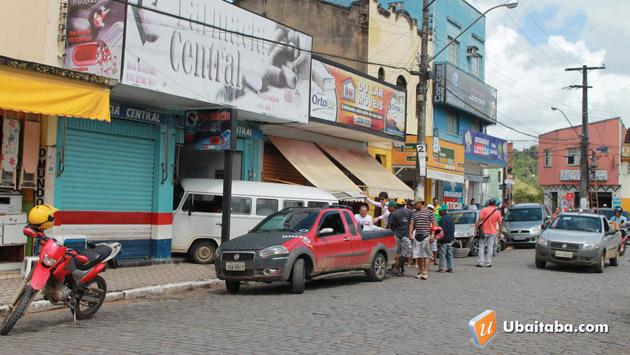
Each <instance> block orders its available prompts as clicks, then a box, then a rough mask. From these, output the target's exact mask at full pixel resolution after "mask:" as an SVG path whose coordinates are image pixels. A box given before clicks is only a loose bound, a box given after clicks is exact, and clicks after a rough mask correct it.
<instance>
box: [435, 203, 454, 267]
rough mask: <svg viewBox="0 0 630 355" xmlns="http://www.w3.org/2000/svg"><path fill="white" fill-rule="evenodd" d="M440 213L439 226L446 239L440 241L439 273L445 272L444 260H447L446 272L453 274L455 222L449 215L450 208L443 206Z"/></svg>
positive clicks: (439, 210)
mask: <svg viewBox="0 0 630 355" xmlns="http://www.w3.org/2000/svg"><path fill="white" fill-rule="evenodd" d="M438 212H439V213H440V223H439V226H440V228H442V232H443V233H444V238H442V239H441V240H440V241H438V246H439V248H438V254H439V257H440V262H439V265H438V272H444V259H446V266H447V269H446V272H453V246H452V244H453V241H454V240H455V222H454V221H453V217H451V215H450V214H448V206H446V205H441V206H440V207H439V208H438Z"/></svg>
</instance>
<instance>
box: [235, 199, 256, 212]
mask: <svg viewBox="0 0 630 355" xmlns="http://www.w3.org/2000/svg"><path fill="white" fill-rule="evenodd" d="M231 207H232V213H234V214H251V213H252V199H251V198H249V197H232V206H231Z"/></svg>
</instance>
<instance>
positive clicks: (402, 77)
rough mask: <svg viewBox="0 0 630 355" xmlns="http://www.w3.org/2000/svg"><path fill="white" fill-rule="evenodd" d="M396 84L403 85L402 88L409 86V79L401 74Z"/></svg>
mask: <svg viewBox="0 0 630 355" xmlns="http://www.w3.org/2000/svg"><path fill="white" fill-rule="evenodd" d="M396 86H398V87H401V88H405V89H406V88H407V80H406V79H405V77H404V76H402V75H399V76H398V78H396Z"/></svg>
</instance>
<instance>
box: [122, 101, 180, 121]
mask: <svg viewBox="0 0 630 355" xmlns="http://www.w3.org/2000/svg"><path fill="white" fill-rule="evenodd" d="M109 113H110V115H111V116H112V117H114V118H122V119H124V120H131V121H138V122H144V123H151V124H160V125H166V124H168V120H169V118H170V117H171V115H169V114H168V113H161V112H155V111H151V110H145V109H140V108H136V107H131V106H126V105H121V104H110V105H109Z"/></svg>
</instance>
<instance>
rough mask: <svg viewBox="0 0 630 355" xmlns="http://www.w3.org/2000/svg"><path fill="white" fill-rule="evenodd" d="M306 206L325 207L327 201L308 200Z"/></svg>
mask: <svg viewBox="0 0 630 355" xmlns="http://www.w3.org/2000/svg"><path fill="white" fill-rule="evenodd" d="M307 206H308V207H315V208H326V207H328V202H319V201H308V205H307Z"/></svg>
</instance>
